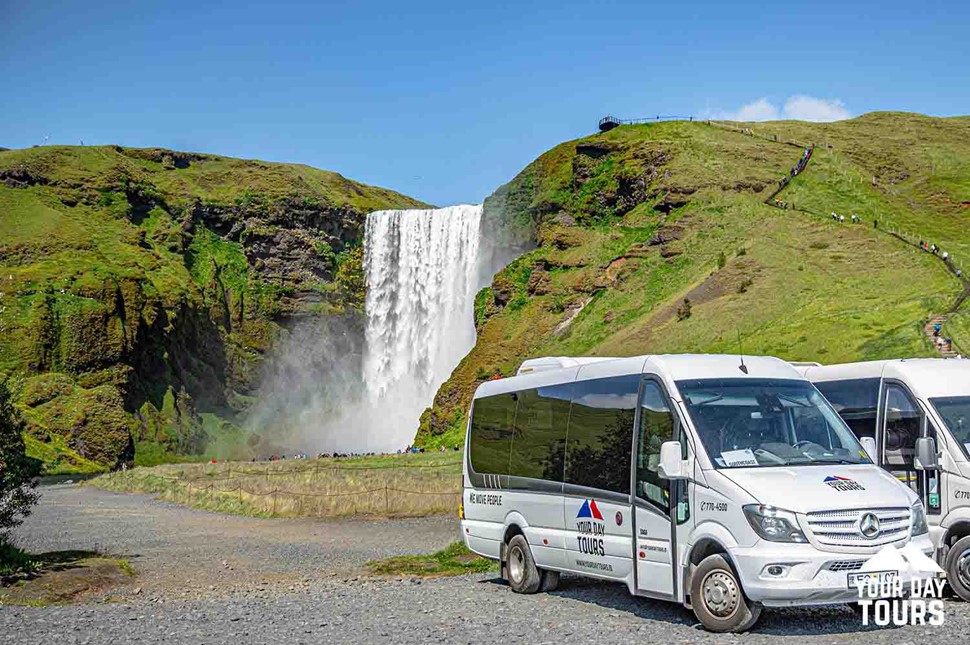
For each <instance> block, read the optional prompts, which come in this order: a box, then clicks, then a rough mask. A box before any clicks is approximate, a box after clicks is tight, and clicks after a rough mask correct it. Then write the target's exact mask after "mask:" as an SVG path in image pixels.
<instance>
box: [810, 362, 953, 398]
mask: <svg viewBox="0 0 970 645" xmlns="http://www.w3.org/2000/svg"><path fill="white" fill-rule="evenodd" d="M798 371H800V372H801V373H802V374H804V375H805V377H806V378H808V379H809V380H811V381H818V382H825V381H847V380H853V379H865V378H893V379H898V380H900V381H902V382H904V383H906V384H907V385H908V386H909V387H910V389H911V390H913V393H914V394H916V395H917V396H920V397H923V398H930V397H938V396H961V395H962V396H970V360H960V359H954V358H900V359H893V360H885V361H866V362H862V363H843V364H841V365H823V366H821V367H804V368H799V369H798Z"/></svg>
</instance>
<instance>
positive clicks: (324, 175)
mask: <svg viewBox="0 0 970 645" xmlns="http://www.w3.org/2000/svg"><path fill="white" fill-rule="evenodd" d="M419 206H423V204H421V203H420V202H417V201H415V200H412V199H410V198H407V197H405V196H403V195H399V194H397V193H393V192H391V191H386V190H383V189H379V188H372V187H369V186H365V185H362V184H357V183H355V182H351V181H349V180H346V179H344V178H343V177H340V176H339V175H336V174H334V173H328V172H325V171H319V170H315V169H311V168H307V167H303V166H290V165H285V164H268V163H263V162H259V161H243V160H237V159H228V158H224V157H218V156H215V155H203V154H195V153H182V152H175V151H168V150H160V149H150V150H135V149H126V148H120V147H98V148H62V147H54V148H38V149H32V150H12V151H7V152H2V153H0V374H2V375H8V376H13V377H14V379H15V384H16V385H17V386H18V387H17V389H18V392H19V396H20V402H21V404H22V406H23V407H24V411H25V417H26V418H27V420H28V422H29V432H30V435H31V439H32V441H31V445H32V447H33V449H34V451H35V452H37V453H38V454H40V455H41V456H43V457H45V459H46V460H47V461H48V462H49V463H50V464H51V467H52V468H53V469H57V468H62V469H67V470H70V469H82V470H83V469H95V468H98V467H109V468H110V467H116V466H118V465H120V464H122V463H126V462H131V461H132V459H133V457H134V454H135V450H136V448H137V447H138V446H141V445H145V446H149V447H150V448H151V450H152V451H154V452H157V451H159V450H161V451H163V452H164V451H168V452H179V453H185V454H192V453H197V452H199V451H201V450H203V449H204V448H205V446H206V444H207V443H208V442H210V441H212V440H213V438H214V437H213V435H214V434H215V435H218V434H219V433H220V432H224V431H226V429H227V428H231V425H229V424H231V422H232V421H233V420H234V419H235V418H236V414H237V413H238V412H240V411H242V410H244V409H245V408H246V407H247V406H248V404H249V401H250V397H251V395H252V394H253V391H254V387H255V385H256V383H257V380H258V375H259V371H260V367H261V365H262V363H263V358H264V356H265V355H266V354H267V352H268V351H270V350H271V348H273V347H274V346H275V344H276V343H277V342H278V340H279V339H280V338H281V337H282V336H284V335H285V334H286V333H287V331H286V329H287V327H288V325H289V321H291V320H293V319H294V318H295V317H298V316H329V315H339V316H342V317H347V316H350V317H353V316H355V315H360V314H361V308H362V303H363V288H364V285H363V280H362V277H361V267H360V261H361V250H360V243H361V241H362V235H363V223H364V218H365V216H366V213H367V212H369V211H370V210H374V209H378V208H403V207H419ZM227 422H228V423H227Z"/></svg>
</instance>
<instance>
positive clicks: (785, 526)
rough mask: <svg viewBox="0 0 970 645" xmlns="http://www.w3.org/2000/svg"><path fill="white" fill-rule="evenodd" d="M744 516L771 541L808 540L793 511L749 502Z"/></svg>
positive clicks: (761, 534)
mask: <svg viewBox="0 0 970 645" xmlns="http://www.w3.org/2000/svg"><path fill="white" fill-rule="evenodd" d="M744 516H745V517H747V518H748V523H749V524H751V528H753V529H754V532H755V533H757V534H758V536H759V537H760V538H762V539H763V540H768V541H769V542H808V540H807V539H806V538H805V534H804V533H802V530H801V529H800V528H798V519H797V518H796V517H795V514H794V513H792V512H791V511H784V510H782V509H780V508H775V507H774V506H763V505H761V504H748V505H747V506H745V507H744Z"/></svg>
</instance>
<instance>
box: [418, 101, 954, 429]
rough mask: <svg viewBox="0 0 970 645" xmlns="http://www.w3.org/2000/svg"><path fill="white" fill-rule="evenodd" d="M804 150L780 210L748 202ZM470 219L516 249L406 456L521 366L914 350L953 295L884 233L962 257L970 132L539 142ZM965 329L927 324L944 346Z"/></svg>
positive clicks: (901, 125) (875, 117) (923, 348)
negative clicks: (482, 217) (559, 358)
mask: <svg viewBox="0 0 970 645" xmlns="http://www.w3.org/2000/svg"><path fill="white" fill-rule="evenodd" d="M812 144H816V145H817V146H818V147H817V148H816V150H815V154H814V155H813V157H812V160H811V162H810V164H809V167H808V169H807V170H806V171H805V172H803V173H801V174H799V175H798V176H797V177H795V178H794V179H793V180H792V182H791V184H790V185H789V186H788V187H787V188H785V190H784V192H783V193H782V194H781V195H780V198H782V199H784V200H785V202H787V206H788V207H789V208H787V209H781V208H776V207H773V206H769V205H767V204H765V203H764V200H765V199H766V197H767V196H768V195H770V194H771V193H772V192H773V191H774V189H775V188H777V186H778V183H779V180H780V179H781V177H783V176H785V175H787V174H788V173H789V170H790V168H791V167H792V166H794V165H795V163H796V162H797V161H798V159H799V158H800V157H801V155H802V154H803V148H802V147H801V146H808V145H812ZM832 212H836V213H839V214H842V215H843V216H844V217H845V220H846V223H845V224H840V223H837V222H834V221H833V220H832V218H831V213H832ZM485 213H486V219H487V222H488V229H489V230H490V231H493V232H495V231H501V235H502V240H503V244H506V243H508V242H509V241H511V242H513V243H514V244H518V245H519V247H520V248H521V249H522V250H523V251H525V252H524V253H523V254H522V255H520V256H519V257H518V258H517V259H515V260H514V261H513V262H512V263H511V264H510V265H509V266H508V267H506V268H505V269H504V270H502V271H500V272H499V273H498V275H496V276H495V279H494V281H493V283H492V285H491V287H490V288H488V289H485V290H483V291H482V292H481V293H479V294H478V299H477V302H476V325H477V328H478V342H477V344H476V346H475V348H474V349H473V350H472V352H471V353H470V354H469V355H468V356H467V357H466V358H465V359H464V360H463V361H462V362H461V364H460V365H459V366H458V367H457V369H456V370H455V371H454V373H453V374H452V377H451V378H450V379H449V380H448V381H447V382H446V383H445V384H444V385H443V386H442V387H441V389H440V390H439V392H438V394H437V397H436V398H435V403H434V407H433V408H432V409H431V410H430V411H429V412H428V413H426V415H425V417H424V419H423V423H422V428H421V433H420V436H419V442H423V443H424V444H425V445H435V444H438V443H447V444H450V443H457V442H459V441H461V439H462V436H463V422H464V414H465V410H467V406H468V404H469V401H470V398H471V395H472V393H473V392H474V389H475V387H477V385H478V384H480V383H481V382H482V381H484V380H486V379H489V378H493V377H495V376H508V375H510V374H513V373H514V372H515V370H516V369H517V367H518V365H519V363H520V362H521V361H522V360H523V359H525V358H527V357H532V356H541V355H618V356H629V355H636V354H648V353H659V352H692V351H693V352H720V351H725V352H732V351H736V350H737V349H738V342H739V337H740V338H741V339H742V341H743V347H744V350H745V351H746V352H750V353H758V354H770V355H776V356H780V357H782V358H786V359H790V360H819V361H827V362H835V361H848V360H859V359H875V358H882V357H890V356H915V355H931V354H932V351H933V350H932V348H931V347H929V346H928V344H927V343H926V342H925V340H924V338H923V335H922V329H921V323H922V322H923V321H924V320H925V319H926V318H927V317H928V316H929V315H930V314H932V313H944V312H947V311H948V310H949V309H951V308H952V305H953V304H954V302H955V299H956V298H957V296H958V295H959V294H960V293H961V292H962V290H963V288H964V283H962V282H961V281H960V280H958V279H957V278H956V277H955V276H954V275H953V273H952V271H950V270H948V269H947V267H946V266H945V265H944V263H943V262H942V261H941V260H940V258H939V257H934V256H933V255H931V254H928V253H922V252H919V251H918V250H916V249H915V248H914V247H913V246H909V245H907V244H905V243H904V242H903V241H901V240H899V239H897V238H895V237H892V236H891V235H889V234H887V229H890V228H894V229H898V230H901V231H905V232H907V233H908V234H911V235H913V236H915V237H914V238H913V241H914V242H915V241H916V240H917V239H918V238H919V237H920V236H921V237H923V239H926V240H927V241H932V242H934V243H936V244H937V245H940V246H941V247H942V248H943V249H945V250H947V251H948V252H949V254H950V255H951V256H952V257H953V258H955V259H956V261H957V262H958V263H961V262H963V261H970V118H967V117H961V118H950V119H936V118H930V117H924V116H919V115H913V114H899V113H874V114H869V115H866V116H863V117H860V118H857V119H853V120H850V121H845V122H840V123H833V124H809V123H801V122H775V123H760V124H716V123H715V124H711V123H707V122H693V123H689V122H671V123H658V124H653V125H636V126H622V127H619V128H617V129H615V130H613V131H611V132H608V133H604V134H597V135H594V136H590V137H585V138H583V139H578V140H576V141H570V142H567V143H563V144H561V145H559V146H556V147H555V148H553V149H552V150H550V151H549V152H547V153H545V154H544V155H542V156H541V157H539V158H538V159H537V160H536V161H534V162H533V163H532V164H530V165H529V166H528V167H526V168H525V169H524V170H523V171H522V172H521V173H520V174H519V175H518V176H516V177H515V178H514V179H513V180H512V181H511V182H510V183H509V184H507V185H505V186H503V187H501V188H500V189H498V190H497V191H496V192H495V194H494V195H492V196H491V197H489V198H488V199H487V200H486V202H485ZM852 215H857V216H860V217H861V218H862V223H861V224H852V223H851V216H852ZM877 221H878V228H877V227H876V226H875V224H876V222H877ZM530 243H531V245H534V246H535V248H533V249H532V250H527V248H528V247H529V246H530ZM955 266H956V265H951V268H953V267H955ZM968 317H970V315H968V314H967V313H965V312H964V311H963V310H962V309H961V310H960V311H958V312H956V313H955V314H953V315H951V317H950V319H949V321H948V322H947V325H946V327H945V333H947V334H949V335H951V336H953V338H954V340H955V341H956V343H957V345H958V347H960V348H962V349H964V351H970V336H968V335H967V333H966V330H967V329H968V328H970V325H967V324H966V322H965V319H966V318H968Z"/></svg>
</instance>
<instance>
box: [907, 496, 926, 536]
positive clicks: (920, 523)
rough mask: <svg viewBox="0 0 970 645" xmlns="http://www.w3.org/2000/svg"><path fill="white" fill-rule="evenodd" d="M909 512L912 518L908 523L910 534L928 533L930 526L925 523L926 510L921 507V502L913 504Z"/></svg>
mask: <svg viewBox="0 0 970 645" xmlns="http://www.w3.org/2000/svg"><path fill="white" fill-rule="evenodd" d="M910 512H911V515H912V518H913V520H912V522H911V524H910V533H911V534H912V535H925V534H926V533H929V532H930V527H929V526H928V525H927V524H926V510H925V509H923V502H916V503H915V504H913V508H912V510H911V511H910Z"/></svg>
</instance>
